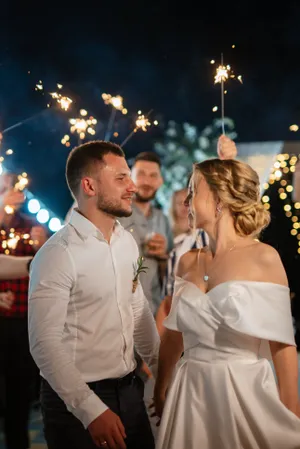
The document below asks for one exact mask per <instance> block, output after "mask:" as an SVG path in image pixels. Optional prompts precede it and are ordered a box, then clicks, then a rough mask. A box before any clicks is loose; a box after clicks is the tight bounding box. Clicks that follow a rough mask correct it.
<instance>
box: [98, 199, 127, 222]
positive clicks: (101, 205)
mask: <svg viewBox="0 0 300 449" xmlns="http://www.w3.org/2000/svg"><path fill="white" fill-rule="evenodd" d="M97 209H98V210H100V211H101V212H104V213H105V214H107V215H111V216H112V217H116V218H124V217H130V215H132V209H131V211H128V210H125V209H122V208H121V206H118V205H115V204H113V203H112V202H111V201H109V200H105V199H103V198H99V197H98V200H97Z"/></svg>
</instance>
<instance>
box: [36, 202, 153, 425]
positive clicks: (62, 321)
mask: <svg viewBox="0 0 300 449" xmlns="http://www.w3.org/2000/svg"><path fill="white" fill-rule="evenodd" d="M138 256H139V254H138V248H137V245H136V243H135V241H134V239H133V237H132V235H131V234H130V233H129V232H127V231H125V230H124V229H123V227H122V226H121V225H120V224H118V223H117V224H116V226H115V230H114V232H113V235H112V238H111V241H110V243H108V242H107V241H106V240H105V239H104V237H103V235H102V233H101V232H100V231H99V230H98V229H97V228H96V227H95V226H94V225H93V224H92V223H91V222H90V221H89V220H88V219H86V218H85V217H84V216H82V215H81V214H79V213H78V212H77V211H76V210H74V211H73V214H72V216H71V220H70V223H69V224H67V225H66V226H65V227H63V228H62V229H61V230H60V231H58V232H57V233H56V234H55V235H53V236H52V237H51V238H50V239H49V240H48V241H47V242H46V243H45V245H44V246H43V247H42V248H41V249H40V250H39V251H38V253H37V254H36V256H35V257H34V260H33V262H32V264H31V270H30V271H31V273H30V285H29V341H30V349H31V353H32V355H33V358H34V360H35V362H36V364H37V365H38V367H39V368H40V370H41V375H42V376H43V377H44V378H45V379H46V380H47V381H48V382H49V384H50V385H51V387H52V388H53V389H54V390H55V391H56V392H57V394H58V395H59V396H60V397H61V398H62V400H63V401H64V402H65V404H66V406H67V408H68V410H69V411H71V412H72V413H73V414H74V415H75V416H76V417H77V418H78V419H80V421H81V422H82V423H83V425H84V426H85V427H87V426H88V425H89V424H90V423H91V422H92V421H93V420H94V419H95V418H96V417H97V416H99V415H100V414H101V413H103V412H104V411H105V410H106V409H107V406H106V405H105V404H104V403H103V402H102V401H101V400H100V399H99V398H98V396H96V394H95V393H94V392H93V391H92V390H91V389H90V388H89V386H88V385H87V382H93V381H97V380H102V379H110V378H119V377H123V376H125V375H126V374H128V373H130V372H131V371H133V370H134V368H135V366H136V364H135V358H134V348H133V346H134V344H135V347H136V349H137V351H138V352H139V354H140V355H141V357H142V358H143V359H144V360H145V361H146V363H147V364H148V365H149V366H150V367H154V368H155V366H156V363H157V359H158V347H159V337H158V334H157V330H156V326H155V322H154V319H153V316H152V313H151V311H150V308H149V305H148V301H147V300H146V298H145V296H144V294H143V290H142V288H141V286H140V285H139V286H138V288H137V290H136V291H135V293H132V280H133V277H134V274H135V273H134V265H135V264H136V262H137V259H138Z"/></svg>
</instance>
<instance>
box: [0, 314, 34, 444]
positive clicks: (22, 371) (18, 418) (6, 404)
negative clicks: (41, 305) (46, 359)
mask: <svg viewBox="0 0 300 449" xmlns="http://www.w3.org/2000/svg"><path fill="white" fill-rule="evenodd" d="M35 369H36V365H35V363H34V361H33V359H32V357H31V355H30V352H29V343H28V328H27V318H6V317H0V376H1V378H2V382H1V383H2V385H3V387H4V391H2V394H1V396H2V401H1V402H2V406H3V415H4V433H5V439H6V447H7V449H27V448H28V447H29V446H30V444H29V438H28V418H29V408H30V401H31V399H32V393H33V382H34V375H35Z"/></svg>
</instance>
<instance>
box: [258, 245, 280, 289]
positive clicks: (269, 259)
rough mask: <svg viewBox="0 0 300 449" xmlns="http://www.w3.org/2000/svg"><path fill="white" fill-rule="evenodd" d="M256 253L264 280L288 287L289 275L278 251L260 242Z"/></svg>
mask: <svg viewBox="0 0 300 449" xmlns="http://www.w3.org/2000/svg"><path fill="white" fill-rule="evenodd" d="M255 252H256V256H257V257H256V261H257V264H258V265H259V269H260V271H261V276H262V280H263V281H265V282H274V283H275V284H282V285H286V286H288V280H287V275H286V272H285V269H284V266H283V263H282V261H281V257H280V255H279V253H278V251H277V250H276V249H275V248H273V247H272V246H270V245H267V244H266V243H261V242H259V243H258V244H257V245H256V248H255Z"/></svg>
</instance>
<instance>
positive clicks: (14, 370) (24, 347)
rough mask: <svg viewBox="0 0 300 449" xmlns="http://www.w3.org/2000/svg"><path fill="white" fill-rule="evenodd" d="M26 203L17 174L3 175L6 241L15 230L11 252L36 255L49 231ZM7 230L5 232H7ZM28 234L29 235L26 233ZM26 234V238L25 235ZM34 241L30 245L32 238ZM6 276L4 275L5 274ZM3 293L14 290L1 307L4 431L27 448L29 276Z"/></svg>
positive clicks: (11, 442)
mask: <svg viewBox="0 0 300 449" xmlns="http://www.w3.org/2000/svg"><path fill="white" fill-rule="evenodd" d="M23 202H24V194H23V193H22V192H18V191H15V190H14V189H13V175H12V174H4V175H2V176H1V177H0V228H1V238H2V245H0V253H4V252H5V248H3V246H5V245H3V240H6V239H7V238H8V237H9V233H10V230H11V229H14V231H13V232H14V234H15V236H20V240H19V241H18V242H17V244H16V247H15V249H13V248H12V249H10V254H11V255H12V256H16V257H22V258H23V257H24V256H26V257H29V258H32V257H33V256H34V254H35V252H36V251H37V250H38V249H39V248H40V246H41V245H42V244H43V243H44V242H45V241H46V240H47V233H46V230H45V229H44V228H43V227H42V226H40V225H37V223H35V222H34V221H33V220H32V219H31V218H30V217H27V216H26V215H23V214H21V213H20V212H19V211H18V209H19V208H20V206H21V205H22V204H23ZM8 205H9V206H12V207H13V209H14V213H13V214H10V215H8V214H7V213H6V212H5V206H8ZM4 232H5V234H4ZM26 234H27V236H26ZM24 235H25V237H24ZM31 240H32V241H33V244H30V241H31ZM2 279H3V277H2ZM0 292H1V293H4V292H11V293H10V295H11V298H13V301H10V303H9V306H8V307H7V304H6V306H4V307H3V305H2V307H0V376H1V377H3V380H4V385H5V406H4V432H5V437H6V447H7V449H27V448H28V447H29V445H30V444H29V439H28V428H27V427H28V414H29V406H30V399H31V392H32V387H33V382H34V379H35V375H36V367H35V365H34V362H33V360H32V358H31V355H30V352H29V344H28V331H27V310H28V277H27V276H26V277H21V278H19V279H16V278H15V276H12V279H7V280H1V281H0Z"/></svg>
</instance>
